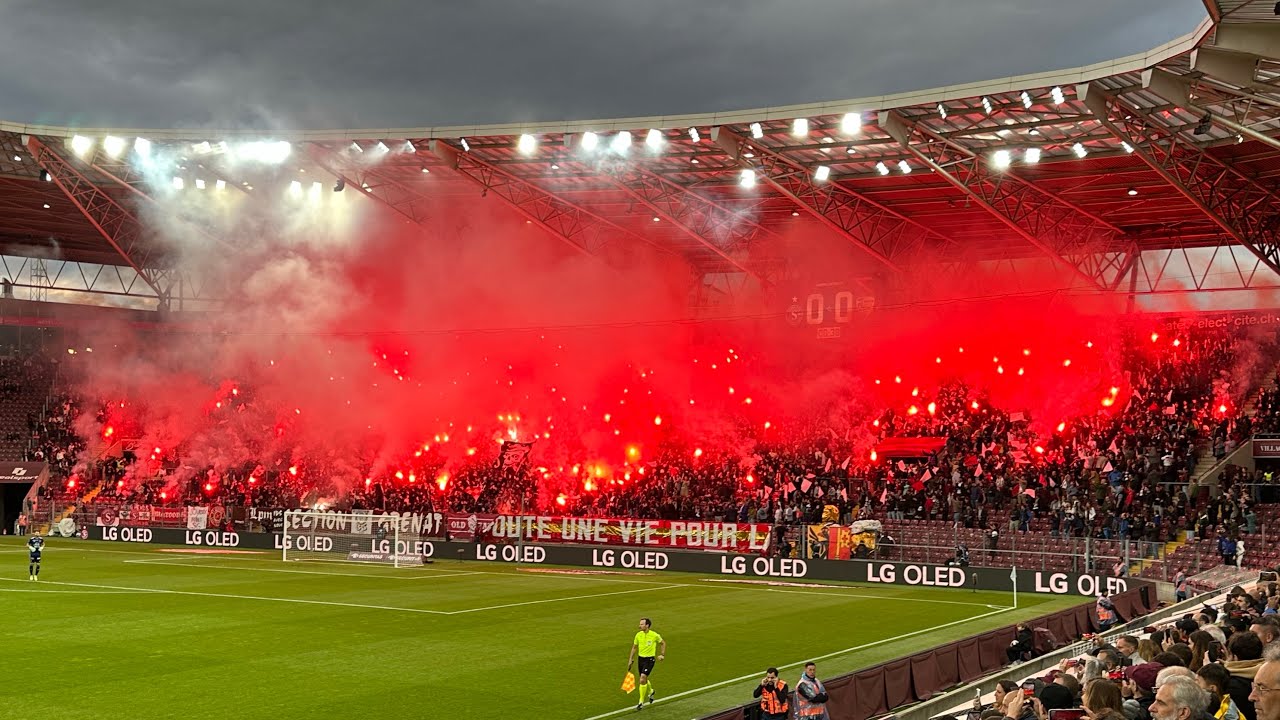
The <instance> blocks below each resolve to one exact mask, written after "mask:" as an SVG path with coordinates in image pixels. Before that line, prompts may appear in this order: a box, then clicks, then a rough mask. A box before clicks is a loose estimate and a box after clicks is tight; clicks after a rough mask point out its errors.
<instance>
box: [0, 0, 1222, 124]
mask: <svg viewBox="0 0 1280 720" xmlns="http://www.w3.org/2000/svg"><path fill="white" fill-rule="evenodd" d="M1204 15H1205V11H1204V6H1203V4H1202V2H1201V0H420V1H417V2H397V1H393V0H341V1H338V0H211V1H209V2H195V1H193V0H0V67H3V68H5V70H4V72H3V73H0V118H2V119H4V120H9V121H15V122H38V123H51V124H60V125H76V126H97V127H103V126H115V127H177V126H196V127H199V126H204V127H223V128H229V127H240V126H244V125H252V126H263V127H272V126H278V127H282V128H297V127H302V128H311V129H321V128H353V127H362V128H363V127H416V126H425V125H440V124H462V123H473V122H477V123H495V122H509V121H531V120H563V119H589V118H609V117H622V116H638V115H657V114H664V113H694V112H709V111H717V110H735V109H744V108H752V107H760V106H766V105H785V104H793V103H801V102H811V101H815V100H834V99H844V98H851V97H859V96H865V95H873V94H881V93H890V92H898V91H903V90H914V89H921V88H927V87H934V86H940V85H947V84H953V83H959V82H968V81H974V80H984V79H990V78H998V77H1004V76H1008V75H1017V74H1023V73H1028V72H1035V71H1040V70H1052V69H1056V68H1065V67H1074V66H1078V65H1083V64H1088V63H1092V62H1097V61H1100V60H1106V59H1110V58H1114V57H1118V56H1122V55H1127V54H1131V53H1134V52H1139V51H1143V50H1147V49H1150V48H1152V47H1155V46H1156V45H1159V44H1161V43H1163V42H1165V41H1167V40H1170V39H1172V38H1174V37H1177V36H1180V35H1183V34H1185V33H1188V32H1190V31H1191V30H1192V29H1193V28H1194V27H1195V26H1196V24H1197V23H1198V22H1199V21H1200V19H1201V18H1203V17H1204Z"/></svg>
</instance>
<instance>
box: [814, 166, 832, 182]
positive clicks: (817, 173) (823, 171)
mask: <svg viewBox="0 0 1280 720" xmlns="http://www.w3.org/2000/svg"><path fill="white" fill-rule="evenodd" d="M829 177H831V168H829V167H827V166H826V165H819V166H818V169H817V170H814V171H813V179H814V180H817V181H818V182H825V181H826V179H827V178H829Z"/></svg>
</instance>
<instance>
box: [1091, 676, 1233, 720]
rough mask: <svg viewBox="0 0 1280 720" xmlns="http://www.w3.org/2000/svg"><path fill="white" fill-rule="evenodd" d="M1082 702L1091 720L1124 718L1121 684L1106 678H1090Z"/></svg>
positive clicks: (1119, 719)
mask: <svg viewBox="0 0 1280 720" xmlns="http://www.w3.org/2000/svg"><path fill="white" fill-rule="evenodd" d="M1081 704H1082V705H1084V709H1085V711H1087V712H1088V714H1089V720H1124V710H1123V708H1124V699H1123V698H1122V697H1121V696H1120V686H1119V685H1116V684H1115V683H1113V682H1111V681H1110V680H1108V679H1106V678H1098V679H1096V680H1090V681H1089V682H1088V683H1087V684H1086V685H1085V686H1084V694H1083V700H1082V702H1081ZM1233 720H1236V719H1233Z"/></svg>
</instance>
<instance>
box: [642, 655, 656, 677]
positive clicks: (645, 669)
mask: <svg viewBox="0 0 1280 720" xmlns="http://www.w3.org/2000/svg"><path fill="white" fill-rule="evenodd" d="M657 663H658V658H657V657H656V656H655V657H642V658H640V674H641V675H645V676H648V675H652V674H653V666H654V665H656V664H657Z"/></svg>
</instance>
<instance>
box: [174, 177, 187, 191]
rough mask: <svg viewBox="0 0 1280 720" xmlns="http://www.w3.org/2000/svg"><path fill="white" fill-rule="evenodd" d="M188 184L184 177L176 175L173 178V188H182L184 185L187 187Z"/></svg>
mask: <svg viewBox="0 0 1280 720" xmlns="http://www.w3.org/2000/svg"><path fill="white" fill-rule="evenodd" d="M186 186H187V184H186V183H185V182H183V180H182V178H180V177H175V178H174V179H173V189H174V190H181V189H182V188H184V187H186Z"/></svg>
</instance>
